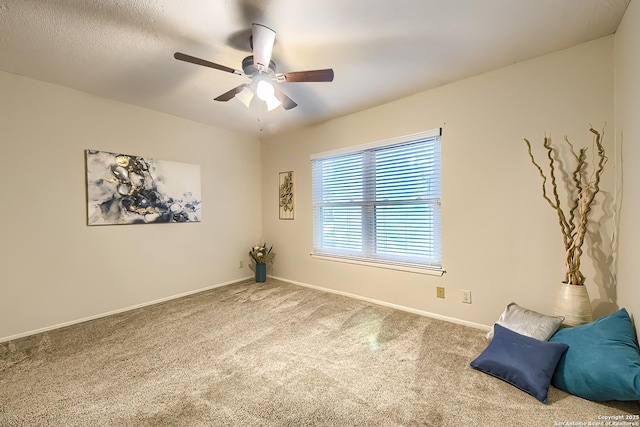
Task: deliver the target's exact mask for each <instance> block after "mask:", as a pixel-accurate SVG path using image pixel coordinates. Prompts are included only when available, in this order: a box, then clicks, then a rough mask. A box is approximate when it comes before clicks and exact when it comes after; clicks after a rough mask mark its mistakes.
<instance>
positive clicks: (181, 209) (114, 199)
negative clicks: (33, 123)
mask: <svg viewBox="0 0 640 427" xmlns="http://www.w3.org/2000/svg"><path fill="white" fill-rule="evenodd" d="M86 161H87V203H88V206H87V223H88V225H109V224H149V223H166V222H168V223H182V222H200V220H201V209H200V208H201V194H200V166H199V165H193V164H187V163H179V162H170V161H166V160H155V159H150V158H148V157H141V156H132V155H128V154H116V153H109V152H106V151H98V150H86Z"/></svg>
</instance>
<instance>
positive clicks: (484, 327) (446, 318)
mask: <svg viewBox="0 0 640 427" xmlns="http://www.w3.org/2000/svg"><path fill="white" fill-rule="evenodd" d="M252 277H253V276H247V277H243V278H240V279H237V280H232V281H229V282H224V283H218V284H215V285H212V286H207V287H205V288H201V289H196V290H193V291H188V292H183V293H181V294H177V295H171V296H168V297H165V298H160V299H156V300H153V301H148V302H145V303H141V304H136V305H132V306H129V307H124V308H120V309H117V310H112V311H108V312H105V313H100V314H96V315H93V316H88V317H84V318H82V319H76V320H71V321H69V322H64V323H58V324H56V325H51V326H47V327H44V328H39V329H35V330H32V331H27V332H23V333H20V334H16V335H9V336H7V337H0V343H2V342H6V341H11V340H15V339H18V338H24V337H28V336H30V335H35V334H39V333H42V332H47V331H51V330H54V329H59V328H64V327H66V326H71V325H76V324H78V323H83V322H87V321H89V320H94V319H99V318H102V317H107V316H111V315H114V314H119V313H124V312H126V311H130V310H135V309H137V308H142V307H147V306H150V305H154V304H159V303H162V302H165V301H170V300H173V299H176V298H181V297H186V296H188V295H193V294H197V293H199V292H204V291H208V290H210V289H215V288H220V287H222V286H227V285H232V284H234V283H238V282H242V281H244V280H248V279H251V278H252ZM269 277H272V278H274V279H277V280H281V281H283V282H288V283H292V284H294V285H299V286H304V287H306V288H312V289H317V290H319V291H323V292H329V293H332V294H337V295H342V296H345V297H349V298H355V299H358V300H362V301H367V302H370V303H373V304H377V305H382V306H385V307H390V308H394V309H397V310H402V311H406V312H408V313H413V314H418V315H420V316H426V317H431V318H433V319H438V320H444V321H446V322H451V323H456V324H458V325H463V326H469V327H472V328H476V329H482V330H486V331H488V330H489V329H491V327H490V326H487V325H482V324H480V323H474V322H469V321H466V320H462V319H456V318H455V317H449V316H443V315H440V314H436V313H431V312H428V311H424V310H417V309H415V308H411V307H405V306H402V305H398V304H392V303H389V302H386V301H380V300H377V299H373V298H368V297H363V296H361V295H356V294H351V293H348V292H342V291H337V290H335V289H330V288H324V287H322V286H315V285H310V284H308V283H303V282H298V281H295V280H289V279H285V278H282V277H276V276H271V275H269Z"/></svg>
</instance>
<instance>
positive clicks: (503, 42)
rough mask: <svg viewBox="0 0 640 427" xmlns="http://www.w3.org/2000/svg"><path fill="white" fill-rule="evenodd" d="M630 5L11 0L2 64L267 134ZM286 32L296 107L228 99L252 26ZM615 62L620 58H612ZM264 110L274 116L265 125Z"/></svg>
mask: <svg viewBox="0 0 640 427" xmlns="http://www.w3.org/2000/svg"><path fill="white" fill-rule="evenodd" d="M628 3H629V0H322V1H319V0H316V1H313V0H262V1H260V0H208V1H205V0H0V69H1V70H4V71H8V72H10V73H15V74H19V75H23V76H27V77H32V78H35V79H38V80H43V81H47V82H51V83H55V84H58V85H62V86H67V87H70V88H75V89H79V90H82V91H85V92H89V93H93V94H96V95H99V96H102V97H105V98H112V99H116V100H120V101H123V102H127V103H130V104H134V105H139V106H142V107H145V108H149V109H153V110H158V111H162V112H165V113H168V114H172V115H175V116H179V117H184V118H188V119H191V120H195V121H199V122H203V123H208V124H211V125H214V126H217V127H221V128H226V129H229V130H232V131H238V132H246V133H250V134H254V135H258V136H259V135H261V134H262V135H265V134H273V133H276V132H281V131H285V130H287V129H290V128H292V127H295V126H301V125H305V124H309V123H317V122H321V121H324V120H327V119H330V118H334V117H338V116H341V115H345V114H349V113H352V112H355V111H359V110H363V109H366V108H369V107H371V106H374V105H377V104H380V103H383V102H387V101H391V100H394V99H398V98H401V97H403V96H406V95H408V94H411V93H414V92H417V91H422V90H426V89H429V88H433V87H436V86H440V85H443V84H446V83H449V82H452V81H455V80H459V79H463V78H466V77H470V76H473V75H476V74H479V73H483V72H486V71H489V70H492V69H496V68H500V67H503V66H506V65H509V64H512V63H515V62H519V61H523V60H526V59H529V58H533V57H536V56H539V55H543V54H545V53H549V52H553V51H556V50H560V49H564V48H567V47H570V46H573V45H576V44H578V43H581V42H585V41H588V40H593V39H596V38H598V37H602V36H605V35H609V34H612V33H614V32H615V30H616V28H617V26H618V24H619V22H620V20H621V19H622V16H623V14H624V11H625V9H626V7H627V5H628ZM252 22H257V23H262V24H264V25H267V26H269V27H270V28H273V29H274V30H275V31H276V44H275V46H274V50H273V60H274V61H275V62H276V64H277V68H278V71H304V70H310V69H318V68H333V69H334V71H335V79H334V81H333V82H332V83H283V84H281V85H280V88H281V89H282V90H283V91H284V92H285V93H286V94H287V95H289V96H290V97H291V98H293V99H294V100H295V101H296V102H297V103H298V107H297V108H295V109H292V110H289V111H284V110H283V109H282V108H279V109H277V110H274V111H271V112H266V111H265V110H264V108H262V107H261V105H260V103H258V102H254V103H253V104H252V105H251V109H247V108H245V107H244V105H242V104H241V103H240V102H239V101H238V100H237V99H232V100H231V101H229V102H225V103H223V102H216V101H214V100H213V98H215V97H216V96H218V95H220V94H222V93H224V92H226V91H228V90H229V89H231V88H233V87H235V86H237V85H239V84H241V83H244V82H246V81H248V79H247V78H246V77H243V76H237V75H233V74H229V73H224V72H221V71H218V70H214V69H211V68H206V67H201V66H197V65H193V64H189V63H185V62H181V61H177V60H175V59H174V58H173V54H174V52H176V51H180V52H184V53H187V54H190V55H193V56H197V57H200V58H203V59H206V60H209V61H213V62H216V63H219V64H222V65H226V66H228V67H231V68H236V69H241V62H242V59H243V58H244V57H245V56H247V55H248V54H249V40H248V36H249V33H250V28H251V23H252ZM602 60H607V59H606V58H603V59H602ZM259 118H261V122H259V120H258V119H259Z"/></svg>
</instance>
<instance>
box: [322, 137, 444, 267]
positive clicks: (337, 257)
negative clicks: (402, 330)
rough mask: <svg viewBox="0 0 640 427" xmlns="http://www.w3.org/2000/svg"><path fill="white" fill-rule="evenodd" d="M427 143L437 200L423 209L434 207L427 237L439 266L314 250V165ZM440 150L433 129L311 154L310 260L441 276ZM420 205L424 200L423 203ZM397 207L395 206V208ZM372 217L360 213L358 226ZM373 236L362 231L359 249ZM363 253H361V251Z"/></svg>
mask: <svg viewBox="0 0 640 427" xmlns="http://www.w3.org/2000/svg"><path fill="white" fill-rule="evenodd" d="M420 141H422V142H427V143H431V142H435V143H436V144H437V146H436V148H435V150H436V155H437V159H436V160H435V161H433V163H432V164H435V165H437V167H438V172H437V185H438V190H437V197H431V198H429V199H428V200H429V201H428V203H425V206H427V205H428V204H429V203H430V204H429V207H430V208H431V209H433V206H435V209H436V210H435V211H434V213H433V218H434V220H436V223H435V226H436V227H437V228H436V229H435V231H434V229H433V228H431V229H429V233H430V234H431V235H433V237H434V239H436V240H437V241H436V243H435V244H436V246H437V248H436V249H435V251H436V257H435V258H437V259H438V261H439V263H434V262H428V263H423V262H415V261H402V260H398V259H392V258H389V259H387V258H385V257H383V256H378V254H377V253H376V251H375V250H374V251H373V252H374V253H376V255H375V256H374V257H368V256H366V254H365V256H352V255H349V254H343V253H339V251H336V252H335V253H333V252H331V251H326V250H318V248H317V247H316V243H317V238H318V236H317V231H318V230H317V228H318V227H319V225H318V224H317V219H316V209H317V206H316V199H315V198H316V194H315V191H316V189H315V187H314V186H315V185H317V184H318V183H317V182H316V177H315V176H313V174H314V162H316V161H322V160H329V159H331V158H339V157H341V156H347V155H349V154H358V153H370V152H372V151H374V150H380V149H383V150H384V149H386V148H389V149H392V148H395V147H396V146H401V145H407V144H411V143H417V142H420ZM441 147H442V128H437V129H432V130H428V131H424V132H418V133H414V134H410V135H405V136H400V137H395V138H390V139H385V140H380V141H375V142H370V143H366V144H360V145H356V146H351V147H345V148H340V149H337V150H331V151H325V152H321V153H315V154H312V155H311V156H310V160H311V163H312V189H313V194H312V212H313V214H312V217H313V218H312V239H313V250H312V253H311V254H310V255H311V256H312V257H314V258H317V259H323V260H329V261H337V262H346V263H351V264H359V265H366V266H371V267H380V268H387V269H393V270H401V271H409V272H414V273H420V274H429V275H440V276H441V275H442V274H444V272H445V270H444V267H443V262H442V222H441V203H442V202H441V201H442V194H441V191H440V190H441V186H442V161H441V157H442V154H441ZM366 155H367V154H364V156H365V157H366ZM362 163H363V164H364V163H365V161H364V160H363V162H362ZM376 176H377V175H376V173H373V174H372V175H371V177H372V178H374V179H375V177H376ZM362 181H363V182H362V184H361V185H362V187H363V191H364V190H365V188H366V187H367V182H368V181H366V179H365V178H363V179H362ZM374 203H377V202H374ZM423 203H424V200H423ZM396 206H398V205H396ZM365 208H366V207H365V202H363V203H362V209H363V210H364V209H365ZM374 218H375V215H369V216H366V215H364V213H362V215H361V223H363V224H364V223H365V222H366V221H373V222H375V219H374ZM363 230H364V225H363ZM375 234H376V227H375V225H373V226H372V227H371V228H370V229H369V233H368V234H367V233H365V231H363V233H362V236H360V239H361V241H362V245H363V246H364V245H365V243H366V242H365V241H366V236H367V235H369V236H371V235H375ZM369 249H372V247H371V246H370V247H369ZM363 251H364V247H363Z"/></svg>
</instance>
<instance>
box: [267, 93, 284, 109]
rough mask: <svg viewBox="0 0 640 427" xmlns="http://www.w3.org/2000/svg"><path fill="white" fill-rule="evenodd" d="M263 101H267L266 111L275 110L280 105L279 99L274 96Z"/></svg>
mask: <svg viewBox="0 0 640 427" xmlns="http://www.w3.org/2000/svg"><path fill="white" fill-rule="evenodd" d="M264 102H266V103H267V111H272V110H275V109H276V108H278V107H279V106H280V104H281V103H280V100H279V99H278V98H276V97H275V96H274V97H273V98H269V99H265V100H264Z"/></svg>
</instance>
